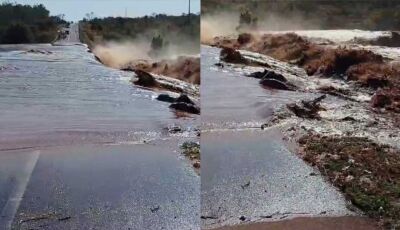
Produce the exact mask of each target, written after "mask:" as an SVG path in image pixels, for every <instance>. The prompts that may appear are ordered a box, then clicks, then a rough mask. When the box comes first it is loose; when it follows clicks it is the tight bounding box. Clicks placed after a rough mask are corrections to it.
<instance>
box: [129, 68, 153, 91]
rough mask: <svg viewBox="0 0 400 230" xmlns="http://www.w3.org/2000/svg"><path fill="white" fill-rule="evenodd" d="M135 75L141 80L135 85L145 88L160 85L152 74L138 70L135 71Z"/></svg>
mask: <svg viewBox="0 0 400 230" xmlns="http://www.w3.org/2000/svg"><path fill="white" fill-rule="evenodd" d="M135 73H136V75H137V77H138V78H139V79H138V80H137V81H135V82H133V83H134V84H135V85H140V86H143V87H156V86H157V85H158V83H157V81H156V79H155V78H154V77H153V76H152V75H151V74H149V73H147V72H145V71H143V70H138V69H137V70H135Z"/></svg>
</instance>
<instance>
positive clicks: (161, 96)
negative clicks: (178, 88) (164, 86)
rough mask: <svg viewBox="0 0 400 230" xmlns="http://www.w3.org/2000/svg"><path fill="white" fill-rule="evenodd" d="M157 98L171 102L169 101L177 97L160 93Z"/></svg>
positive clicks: (171, 101) (173, 100)
mask: <svg viewBox="0 0 400 230" xmlns="http://www.w3.org/2000/svg"><path fill="white" fill-rule="evenodd" d="M156 99H157V100H159V101H163V102H169V103H173V102H175V100H176V98H174V97H171V96H170V95H168V94H160V95H158V97H157V98H156Z"/></svg>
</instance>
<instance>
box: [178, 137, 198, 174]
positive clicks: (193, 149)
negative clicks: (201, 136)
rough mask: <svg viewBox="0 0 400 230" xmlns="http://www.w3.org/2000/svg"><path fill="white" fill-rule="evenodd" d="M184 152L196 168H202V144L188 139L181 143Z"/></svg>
mask: <svg viewBox="0 0 400 230" xmlns="http://www.w3.org/2000/svg"><path fill="white" fill-rule="evenodd" d="M181 149H182V151H183V152H182V154H183V155H185V156H186V157H187V158H189V159H190V161H191V162H192V165H193V167H194V168H196V169H199V168H200V144H199V143H198V142H192V141H187V142H185V143H183V144H182V145H181Z"/></svg>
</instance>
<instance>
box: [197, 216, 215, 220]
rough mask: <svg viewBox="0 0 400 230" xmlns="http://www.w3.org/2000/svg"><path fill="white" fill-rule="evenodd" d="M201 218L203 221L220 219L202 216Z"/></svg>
mask: <svg viewBox="0 0 400 230" xmlns="http://www.w3.org/2000/svg"><path fill="white" fill-rule="evenodd" d="M200 218H201V219H203V220H207V219H212V220H216V219H218V217H216V216H201V217H200Z"/></svg>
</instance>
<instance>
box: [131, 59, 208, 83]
mask: <svg viewBox="0 0 400 230" xmlns="http://www.w3.org/2000/svg"><path fill="white" fill-rule="evenodd" d="M123 69H124V70H142V71H146V72H150V73H154V74H161V75H165V76H168V77H173V78H177V79H179V80H182V81H186V82H189V83H193V84H200V58H199V57H184V56H182V57H178V58H177V59H169V60H162V61H157V62H154V61H149V60H138V61H136V62H131V63H130V64H129V65H128V67H125V68H123Z"/></svg>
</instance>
